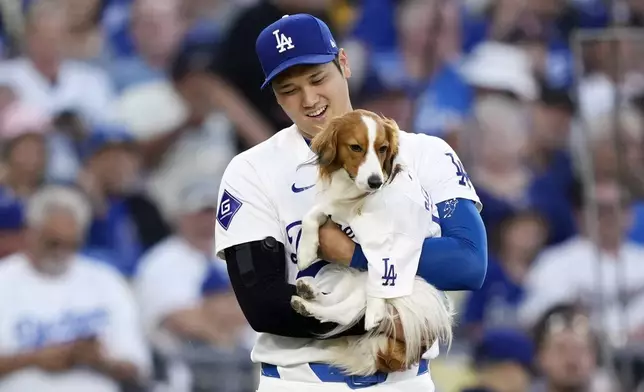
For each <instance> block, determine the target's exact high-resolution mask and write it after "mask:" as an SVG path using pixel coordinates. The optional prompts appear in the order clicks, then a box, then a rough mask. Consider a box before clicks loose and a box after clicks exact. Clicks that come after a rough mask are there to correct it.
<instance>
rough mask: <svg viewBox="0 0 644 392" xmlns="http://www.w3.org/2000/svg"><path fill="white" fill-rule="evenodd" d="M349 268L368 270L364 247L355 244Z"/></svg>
mask: <svg viewBox="0 0 644 392" xmlns="http://www.w3.org/2000/svg"><path fill="white" fill-rule="evenodd" d="M349 266H350V267H352V268H356V269H360V270H366V269H367V257H366V256H365V255H364V252H363V251H362V247H361V246H360V245H359V244H355V247H354V249H353V256H352V257H351V262H350V263H349Z"/></svg>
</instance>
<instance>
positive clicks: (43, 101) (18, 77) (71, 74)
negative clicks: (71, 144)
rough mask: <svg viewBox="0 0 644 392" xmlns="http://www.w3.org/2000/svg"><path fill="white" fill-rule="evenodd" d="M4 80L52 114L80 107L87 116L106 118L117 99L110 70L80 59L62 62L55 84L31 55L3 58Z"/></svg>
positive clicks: (26, 99)
mask: <svg viewBox="0 0 644 392" xmlns="http://www.w3.org/2000/svg"><path fill="white" fill-rule="evenodd" d="M0 84H6V85H9V86H11V87H12V88H13V89H14V91H15V92H16V94H17V95H18V97H19V98H20V100H21V101H24V102H25V103H27V104H29V105H30V106H33V107H35V108H38V109H40V110H42V111H44V112H45V113H47V114H49V115H54V114H56V113H58V112H60V111H62V110H76V111H78V112H79V113H80V114H81V115H83V116H84V117H85V118H86V119H88V120H90V121H92V122H94V121H98V122H100V121H103V120H105V119H106V117H105V116H106V108H108V105H109V104H110V103H111V102H112V99H114V91H113V89H112V86H111V82H110V80H109V78H108V76H107V74H106V73H105V72H104V71H103V70H101V69H100V68H97V67H94V66H91V65H89V64H84V63H80V62H77V61H71V60H68V61H63V62H62V63H61V64H60V70H59V72H58V80H57V81H56V83H55V84H51V83H50V82H49V81H48V80H46V79H45V78H44V77H43V76H42V74H40V72H38V70H36V68H35V67H34V65H33V63H32V62H31V61H30V60H29V59H27V58H24V57H22V58H17V59H14V60H7V61H3V62H0Z"/></svg>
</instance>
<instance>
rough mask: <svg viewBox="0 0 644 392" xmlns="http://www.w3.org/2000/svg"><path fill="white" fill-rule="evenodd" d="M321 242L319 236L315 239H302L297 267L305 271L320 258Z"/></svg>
mask: <svg viewBox="0 0 644 392" xmlns="http://www.w3.org/2000/svg"><path fill="white" fill-rule="evenodd" d="M319 246H320V242H319V241H318V240H317V238H316V239H315V240H314V241H301V242H300V247H299V249H298V250H297V268H298V269H299V270H300V271H304V270H305V269H307V268H309V267H310V266H311V265H313V263H315V261H316V260H317V259H318V247H319Z"/></svg>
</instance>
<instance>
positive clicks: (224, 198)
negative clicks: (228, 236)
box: [217, 189, 243, 230]
mask: <svg viewBox="0 0 644 392" xmlns="http://www.w3.org/2000/svg"><path fill="white" fill-rule="evenodd" d="M242 204H243V203H242V202H241V201H239V200H238V199H237V198H235V196H233V195H231V194H230V193H229V192H228V191H227V190H225V189H224V193H223V195H221V203H219V210H218V211H217V222H219V224H220V225H221V227H223V228H224V230H228V227H229V226H230V221H232V220H233V217H234V216H235V214H236V213H237V211H239V209H240V208H241V206H242Z"/></svg>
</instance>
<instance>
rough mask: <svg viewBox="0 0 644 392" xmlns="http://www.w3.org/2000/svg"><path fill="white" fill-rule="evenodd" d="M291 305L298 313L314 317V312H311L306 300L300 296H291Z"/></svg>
mask: <svg viewBox="0 0 644 392" xmlns="http://www.w3.org/2000/svg"><path fill="white" fill-rule="evenodd" d="M291 307H292V308H293V310H295V311H296V312H297V313H298V314H301V315H302V316H304V317H313V313H311V312H310V311H309V310H308V309H307V307H306V300H304V299H302V298H300V297H298V296H295V295H294V296H292V297H291Z"/></svg>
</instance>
